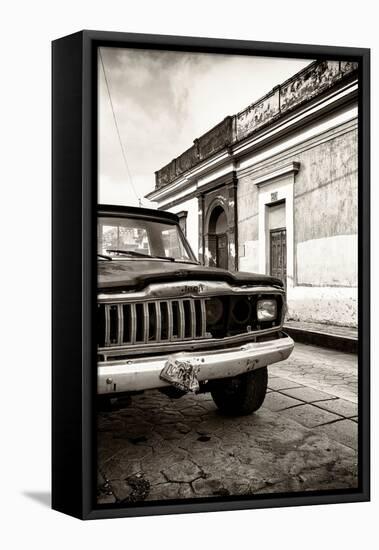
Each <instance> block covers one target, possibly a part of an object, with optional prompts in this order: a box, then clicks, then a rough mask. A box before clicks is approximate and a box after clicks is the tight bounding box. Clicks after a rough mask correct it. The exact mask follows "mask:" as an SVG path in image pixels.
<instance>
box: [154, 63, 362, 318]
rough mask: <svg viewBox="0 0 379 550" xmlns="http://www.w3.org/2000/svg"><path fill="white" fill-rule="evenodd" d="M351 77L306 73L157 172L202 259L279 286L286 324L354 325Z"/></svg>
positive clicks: (345, 66) (354, 76)
mask: <svg viewBox="0 0 379 550" xmlns="http://www.w3.org/2000/svg"><path fill="white" fill-rule="evenodd" d="M357 92H358V68H357V65H356V64H354V63H350V62H342V61H328V62H326V61H322V62H314V63H311V64H310V65H309V66H308V67H306V68H305V69H304V70H302V71H301V72H299V73H297V74H296V75H294V76H293V77H292V78H290V79H289V80H287V81H286V82H284V83H283V84H281V85H280V86H277V87H276V88H274V89H273V90H272V91H271V92H269V93H268V94H267V95H266V96H264V97H263V98H261V99H260V100H259V101H257V102H255V103H253V104H252V105H250V106H249V107H247V108H246V109H244V110H243V111H241V112H239V113H237V114H236V115H233V116H228V117H226V118H225V119H224V120H223V121H222V122H220V123H219V124H218V125H217V126H215V127H214V128H212V129H211V130H210V131H208V132H207V133H206V134H204V135H202V136H200V137H199V138H197V139H195V141H194V143H193V145H192V147H191V148H190V149H188V150H187V151H185V152H183V153H182V154H181V155H180V156H179V157H178V158H176V159H174V160H172V161H171V162H170V163H169V164H167V165H166V166H164V167H163V168H161V169H160V170H158V171H157V172H156V186H155V189H154V191H152V192H151V193H149V194H148V195H147V198H148V199H150V200H151V201H155V202H156V203H157V205H158V208H159V209H164V210H169V211H171V212H175V213H177V214H179V216H180V220H181V224H182V227H183V228H184V230H185V232H186V234H187V238H188V239H189V241H190V243H191V245H192V247H193V249H194V251H195V253H196V254H198V257H199V260H200V262H202V263H205V264H207V265H218V266H221V267H226V268H228V269H231V270H242V271H253V272H260V273H268V274H273V275H275V276H278V277H280V278H281V279H283V280H284V281H285V284H286V286H287V291H288V306H289V312H288V317H289V318H290V319H295V320H302V321H314V322H322V323H334V324H339V325H345V326H356V324H357V216H358V205H357V201H358V194H357V183H358V180H357V177H358V134H357V132H358V118H357V115H358V97H357Z"/></svg>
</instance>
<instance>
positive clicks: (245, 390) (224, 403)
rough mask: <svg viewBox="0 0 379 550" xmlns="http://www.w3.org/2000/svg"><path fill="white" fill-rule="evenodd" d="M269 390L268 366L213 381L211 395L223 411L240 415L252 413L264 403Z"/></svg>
mask: <svg viewBox="0 0 379 550" xmlns="http://www.w3.org/2000/svg"><path fill="white" fill-rule="evenodd" d="M266 391H267V367H262V368H260V369H257V370H255V371H251V372H246V373H245V374H241V375H240V376H235V377H234V378H223V379H222V380H215V381H214V382H212V389H211V395H212V398H213V401H214V402H215V403H216V405H217V407H218V408H219V409H220V411H221V412H223V413H224V414H228V415H233V416H239V415H246V414H251V413H252V412H254V411H256V410H258V409H259V407H260V406H261V405H262V403H263V401H264V398H265V396H266Z"/></svg>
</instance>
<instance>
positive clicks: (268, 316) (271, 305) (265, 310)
mask: <svg viewBox="0 0 379 550" xmlns="http://www.w3.org/2000/svg"><path fill="white" fill-rule="evenodd" d="M276 316H277V307H276V300H258V301H257V318H258V321H273V320H274V319H276Z"/></svg>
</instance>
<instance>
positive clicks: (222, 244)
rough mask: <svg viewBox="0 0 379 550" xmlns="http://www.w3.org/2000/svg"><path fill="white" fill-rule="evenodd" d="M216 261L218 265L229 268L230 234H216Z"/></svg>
mask: <svg viewBox="0 0 379 550" xmlns="http://www.w3.org/2000/svg"><path fill="white" fill-rule="evenodd" d="M216 263H217V267H222V268H223V269H228V236H227V234H226V233H221V234H220V235H216Z"/></svg>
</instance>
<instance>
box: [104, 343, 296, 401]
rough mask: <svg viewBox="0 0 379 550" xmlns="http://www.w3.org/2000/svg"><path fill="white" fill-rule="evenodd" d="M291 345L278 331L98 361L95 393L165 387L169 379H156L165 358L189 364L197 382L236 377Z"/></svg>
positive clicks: (271, 360)
mask: <svg viewBox="0 0 379 550" xmlns="http://www.w3.org/2000/svg"><path fill="white" fill-rule="evenodd" d="M293 347H294V342H293V340H292V338H290V337H289V336H288V335H287V334H284V333H282V338H278V339H275V340H269V341H267V342H251V343H247V344H243V345H240V346H237V347H232V348H227V349H221V350H212V351H203V352H198V353H196V352H179V353H173V354H167V355H159V356H155V357H138V358H136V357H132V358H130V359H122V360H119V361H107V362H99V363H98V377H97V391H98V394H115V393H119V392H128V391H140V390H148V389H154V388H161V387H164V386H169V385H170V384H169V382H167V381H165V380H162V379H161V378H160V374H161V372H162V370H163V369H164V368H165V367H166V365H167V362H168V361H171V362H172V361H185V362H186V363H190V364H191V365H193V366H194V367H195V368H196V376H197V379H198V381H199V382H203V381H205V380H212V379H217V378H228V377H232V376H237V375H239V374H243V373H244V372H249V371H251V370H255V369H259V368H261V367H265V366H267V365H270V364H272V363H277V362H278V361H282V360H284V359H287V357H289V355H290V354H291V352H292V350H293Z"/></svg>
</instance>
